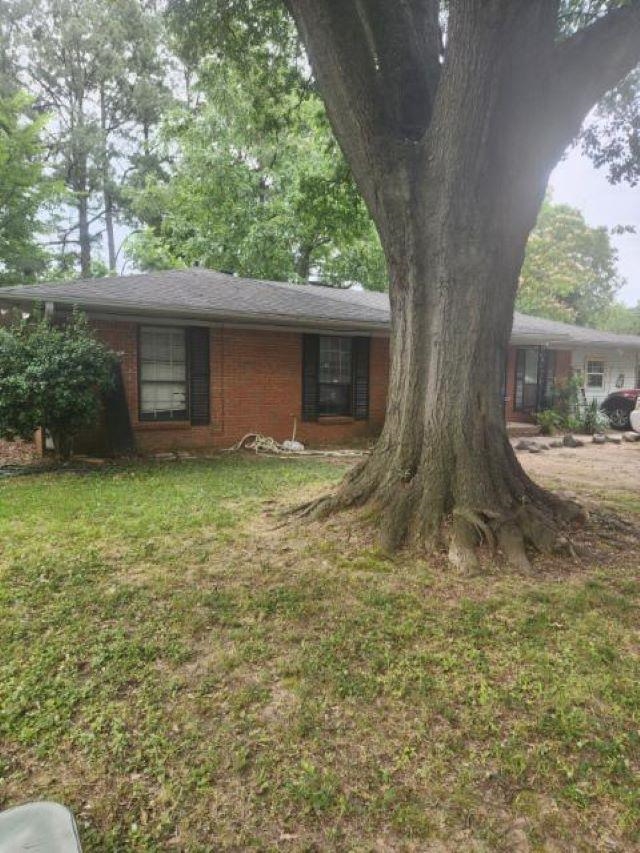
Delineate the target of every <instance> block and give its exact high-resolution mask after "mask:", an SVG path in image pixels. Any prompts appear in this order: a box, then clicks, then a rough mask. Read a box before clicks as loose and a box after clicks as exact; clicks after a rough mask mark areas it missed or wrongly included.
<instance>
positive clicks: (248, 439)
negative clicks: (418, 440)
mask: <svg viewBox="0 0 640 853" xmlns="http://www.w3.org/2000/svg"><path fill="white" fill-rule="evenodd" d="M238 450H255V452H256V453H262V454H266V455H270V456H332V457H334V456H347V457H348V456H354V457H356V456H365V455H367V454H368V453H370V452H371V451H369V450H366V449H364V448H363V449H360V450H349V449H343V450H337V449H336V450H307V449H306V448H305V446H304V444H302V443H301V442H299V441H295V440H293V439H288V440H287V441H283V442H279V441H276V440H275V438H272V437H271V436H269V435H260V433H256V432H250V433H247V435H245V436H243V437H242V438H241V439H240V441H237V442H236V443H235V444H234V445H233V446H232V447H228V448H227V449H226V450H225V453H235V452H237V451H238Z"/></svg>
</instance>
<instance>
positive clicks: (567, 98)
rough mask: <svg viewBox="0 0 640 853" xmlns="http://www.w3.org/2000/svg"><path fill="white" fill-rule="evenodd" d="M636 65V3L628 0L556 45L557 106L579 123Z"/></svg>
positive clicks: (639, 52) (639, 2) (639, 19)
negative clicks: (564, 109)
mask: <svg viewBox="0 0 640 853" xmlns="http://www.w3.org/2000/svg"><path fill="white" fill-rule="evenodd" d="M639 62H640V0H631V2H630V3H629V4H628V5H626V6H621V7H619V8H617V9H613V10H612V11H611V12H608V13H607V14H606V15H604V16H603V17H602V18H599V19H598V20H597V21H595V23H593V24H591V25H589V26H588V27H585V28H584V29H582V30H580V31H579V32H577V33H575V35H573V36H571V37H570V38H568V39H566V40H565V41H563V42H561V43H560V44H559V45H558V47H557V63H556V70H557V78H556V79H557V80H558V87H557V97H558V102H559V103H558V105H559V107H560V108H561V109H563V108H566V107H568V108H569V114H570V115H571V114H573V115H574V116H575V118H576V120H577V121H578V123H579V124H581V123H582V121H583V119H584V117H585V116H586V115H587V113H588V112H589V111H590V110H591V109H592V108H593V107H594V106H595V105H596V104H597V103H598V101H599V100H600V99H601V98H602V97H603V96H604V95H605V94H606V93H607V92H608V91H610V90H611V89H613V88H614V87H615V86H616V85H617V84H618V83H619V82H620V81H621V80H623V79H624V78H625V77H626V76H627V74H629V73H630V72H631V71H632V70H633V69H634V68H635V66H636V65H638V63H639ZM576 132H577V131H576Z"/></svg>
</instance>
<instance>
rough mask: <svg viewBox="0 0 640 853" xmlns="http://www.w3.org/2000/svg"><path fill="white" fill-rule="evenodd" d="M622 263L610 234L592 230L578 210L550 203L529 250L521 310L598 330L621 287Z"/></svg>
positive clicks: (522, 276)
mask: <svg viewBox="0 0 640 853" xmlns="http://www.w3.org/2000/svg"><path fill="white" fill-rule="evenodd" d="M617 260H618V256H617V252H616V250H615V248H614V247H613V246H612V244H611V239H610V237H609V232H608V231H607V229H606V228H593V227H591V226H589V225H587V223H586V222H585V220H584V217H583V215H582V214H581V213H580V211H579V210H576V209H575V208H573V207H570V206H569V205H566V204H553V203H552V202H551V201H550V200H547V201H546V202H545V203H544V205H543V206H542V210H541V211H540V215H539V216H538V222H537V225H536V227H535V229H534V230H533V231H532V232H531V235H530V237H529V241H528V244H527V253H526V257H525V261H524V265H523V267H522V272H521V277H520V287H519V289H518V298H517V303H516V304H517V308H518V309H519V310H520V311H524V312H525V313H526V314H535V315H537V316H539V317H549V318H550V319H552V320H563V321H564V322H567V323H578V324H579V325H587V326H592V325H596V324H597V323H598V319H599V318H600V317H601V316H602V314H603V312H604V311H605V310H606V309H607V308H608V307H609V306H610V305H611V304H612V303H613V299H614V296H615V294H616V291H617V290H618V289H619V288H620V286H621V285H622V281H621V280H620V277H619V275H618V271H617Z"/></svg>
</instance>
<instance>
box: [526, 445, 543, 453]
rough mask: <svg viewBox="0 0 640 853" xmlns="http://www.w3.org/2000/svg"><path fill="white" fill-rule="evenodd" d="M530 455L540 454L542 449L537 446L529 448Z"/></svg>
mask: <svg viewBox="0 0 640 853" xmlns="http://www.w3.org/2000/svg"><path fill="white" fill-rule="evenodd" d="M528 450H529V453H540V448H539V447H538V445H537V444H532V445H531V446H530V447H529V448H528Z"/></svg>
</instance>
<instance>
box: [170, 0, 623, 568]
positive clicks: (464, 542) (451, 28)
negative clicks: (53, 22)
mask: <svg viewBox="0 0 640 853" xmlns="http://www.w3.org/2000/svg"><path fill="white" fill-rule="evenodd" d="M278 9H280V11H281V14H280V15H279V14H278ZM285 10H286V11H288V13H289V14H290V15H291V16H292V18H293V20H294V21H295V23H296V26H297V29H298V32H299V33H300V36H301V38H302V40H303V41H304V43H305V46H306V50H307V53H308V56H309V60H310V63H311V66H312V68H313V71H314V75H315V80H316V82H317V85H318V88H319V91H320V93H321V95H322V97H323V100H324V102H325V105H326V108H327V114H328V116H329V120H330V122H331V125H332V128H333V130H334V133H335V135H336V138H337V139H338V141H339V143H340V146H341V148H342V150H343V152H344V154H345V156H346V158H347V161H348V162H349V165H350V168H351V170H352V173H353V175H354V178H355V180H356V182H357V184H358V187H359V189H360V191H361V193H362V195H363V198H364V200H365V202H366V204H367V207H368V209H369V211H370V213H371V216H372V217H373V220H374V221H375V223H376V227H377V230H378V233H379V235H380V240H381V243H382V246H383V249H384V253H385V257H386V261H387V266H388V274H389V281H390V297H391V310H392V335H391V371H390V381H389V392H388V399H387V414H386V421H385V426H384V429H383V432H382V435H381V437H380V439H379V441H378V443H377V445H376V448H375V449H374V451H373V453H372V454H371V456H370V457H369V459H368V460H367V461H366V463H365V464H364V465H362V466H361V467H360V468H358V469H357V470H356V471H354V472H353V473H352V474H351V475H350V476H349V477H348V478H347V479H346V480H345V482H344V483H343V485H342V487H341V488H340V489H339V491H338V493H337V494H336V495H334V496H330V497H328V498H326V499H324V500H322V501H320V502H319V503H318V504H315V505H313V507H312V508H310V511H311V510H313V511H315V512H317V513H322V512H328V511H331V510H334V509H337V508H340V507H345V506H353V505H362V504H364V503H369V504H370V505H371V510H372V513H375V514H377V518H378V522H379V527H380V529H381V533H382V539H383V542H384V544H385V545H386V546H387V547H391V548H393V547H396V546H398V545H399V544H400V543H402V542H403V541H405V540H406V539H407V538H412V539H414V540H417V541H419V542H421V543H425V544H430V545H435V544H437V543H438V542H439V541H440V537H441V534H442V532H443V527H442V522H443V520H444V519H445V518H450V519H451V525H450V527H449V528H447V530H448V531H449V532H450V540H449V542H450V544H449V558H450V560H451V562H452V563H454V564H455V565H456V566H459V567H463V568H468V567H474V566H475V565H476V563H477V558H476V555H475V546H476V545H477V543H478V540H479V537H480V536H483V537H484V538H486V539H488V540H489V541H494V540H496V541H497V542H498V543H499V545H500V547H501V549H502V551H503V552H504V554H505V556H506V558H507V560H508V561H509V562H511V563H512V564H514V565H517V566H519V567H522V568H528V567H529V562H528V559H527V556H526V554H525V544H531V545H533V546H535V547H536V548H539V549H548V548H553V547H554V546H555V545H556V544H557V542H558V537H557V533H558V526H559V524H561V523H562V521H563V519H566V517H567V516H568V515H571V513H572V512H574V510H575V507H572V506H571V505H569V504H567V503H566V502H563V501H561V500H560V499H559V498H557V497H554V496H552V495H551V494H549V493H547V492H545V491H543V490H542V489H540V488H539V487H537V486H536V485H535V484H534V483H533V482H532V481H531V480H530V479H529V478H528V477H527V475H526V474H525V473H524V471H523V470H522V468H521V466H520V465H519V463H518V462H517V460H516V458H515V455H514V453H513V450H512V448H511V445H510V443H509V441H508V437H507V434H506V427H505V424H504V418H503V413H502V405H501V398H500V389H501V384H502V380H503V376H504V370H505V363H506V353H507V347H508V342H509V337H510V333H511V326H512V322H513V309H514V305H515V299H516V293H517V289H518V283H519V277H520V270H521V267H522V263H523V260H524V253H525V246H526V242H527V238H528V235H529V232H530V231H531V229H532V228H533V226H534V225H535V221H536V218H537V215H538V212H539V209H540V206H541V204H542V202H543V199H544V194H545V190H546V185H547V182H548V178H549V174H550V172H551V170H552V169H553V167H554V166H555V164H556V163H557V162H558V160H559V159H560V157H561V156H562V153H563V152H564V150H565V149H566V148H567V146H568V145H569V144H571V142H572V141H573V140H574V139H575V138H576V136H577V135H578V134H579V132H580V130H581V127H582V124H583V122H584V120H585V117H586V116H587V115H588V114H589V113H590V111H591V110H592V109H593V107H594V106H595V105H596V104H598V103H599V102H601V100H602V98H603V97H604V96H605V95H606V94H607V93H608V92H610V91H611V90H612V89H613V88H614V87H616V86H618V85H619V84H620V83H621V81H623V80H624V79H625V78H626V77H627V75H628V74H630V73H631V72H632V71H633V70H634V69H635V68H636V66H637V64H638V62H639V61H640V2H638V0H630V2H624V3H622V2H609V3H604V2H601V0H598V2H587V1H586V0H585V2H577V0H562V1H561V0H544V2H539V3H531V2H529V0H526V2H525V0H490V2H487V0H449V2H448V3H447V4H446V5H445V4H444V3H440V2H437V0H413V2H411V3H403V4H389V3H385V2H381V0H364V2H362V0H360V2H355V0H285V3H284V4H283V5H282V6H278V5H277V4H275V2H274V3H269V2H267V0H239V2H238V3H234V4H228V3H222V2H219V0H177V10H176V12H175V20H176V21H178V23H179V22H180V21H182V22H186V27H185V39H186V40H190V41H193V40H195V39H197V38H198V32H197V31H198V29H200V30H201V29H205V28H204V27H203V21H204V20H207V21H208V24H209V26H208V28H206V29H207V32H208V35H207V39H208V41H209V42H211V40H212V39H213V41H214V45H213V47H214V48H216V49H217V47H218V45H217V44H215V42H216V40H220V39H223V38H226V34H227V33H231V34H232V36H233V37H232V38H227V39H226V43H225V48H226V52H225V55H227V56H235V57H236V59H237V61H238V62H239V61H240V55H241V52H242V50H243V48H244V45H243V44H242V43H243V42H245V43H246V42H247V40H248V39H250V38H251V39H255V38H256V36H255V33H256V30H258V31H259V29H260V25H261V24H264V27H265V31H267V30H274V28H276V29H277V28H278V27H281V28H285V31H286V20H287V19H286V17H285ZM445 13H446V21H445V27H446V38H443V33H442V27H443V19H444V16H445ZM234 17H235V20H236V22H237V26H236V27H235V29H234V28H233V26H232V25H230V24H229V19H230V18H234ZM585 22H586V23H585ZM211 34H213V35H211ZM270 37H271V36H270ZM205 47H206V49H208V50H211V49H212V45H211V44H207V45H206V46H205ZM239 47H240V50H239V49H238V48H239ZM245 61H247V55H246V53H245Z"/></svg>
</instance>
